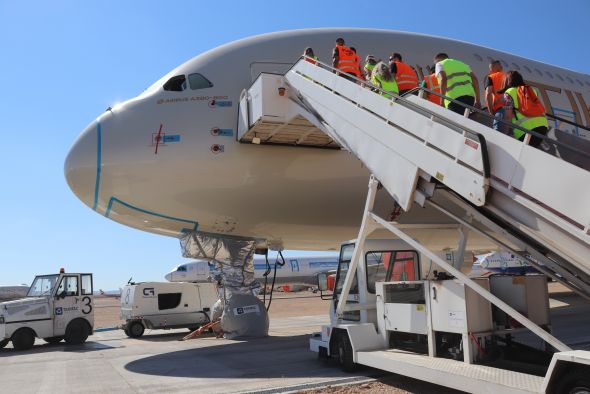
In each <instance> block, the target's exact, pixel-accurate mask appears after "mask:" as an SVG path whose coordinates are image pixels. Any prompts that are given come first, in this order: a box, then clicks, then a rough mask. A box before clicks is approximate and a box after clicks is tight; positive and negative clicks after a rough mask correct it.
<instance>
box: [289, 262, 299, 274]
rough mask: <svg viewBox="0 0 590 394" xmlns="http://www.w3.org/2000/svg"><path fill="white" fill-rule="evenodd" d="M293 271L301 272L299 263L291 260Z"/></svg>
mask: <svg viewBox="0 0 590 394" xmlns="http://www.w3.org/2000/svg"><path fill="white" fill-rule="evenodd" d="M291 271H293V272H299V261H297V260H291Z"/></svg>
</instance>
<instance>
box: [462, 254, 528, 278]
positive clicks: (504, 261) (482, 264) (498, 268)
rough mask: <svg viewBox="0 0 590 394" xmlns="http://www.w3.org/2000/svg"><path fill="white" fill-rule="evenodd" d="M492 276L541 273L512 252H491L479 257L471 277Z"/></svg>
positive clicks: (474, 264)
mask: <svg viewBox="0 0 590 394" xmlns="http://www.w3.org/2000/svg"><path fill="white" fill-rule="evenodd" d="M487 273H492V274H518V275H523V274H528V273H539V271H537V270H536V269H535V268H534V267H532V266H531V265H530V264H528V263H527V262H526V260H524V259H522V258H520V257H518V256H517V255H515V254H512V253H510V252H490V253H486V254H483V255H479V256H477V260H476V261H475V262H474V263H473V268H472V271H471V273H470V276H481V275H485V274H487Z"/></svg>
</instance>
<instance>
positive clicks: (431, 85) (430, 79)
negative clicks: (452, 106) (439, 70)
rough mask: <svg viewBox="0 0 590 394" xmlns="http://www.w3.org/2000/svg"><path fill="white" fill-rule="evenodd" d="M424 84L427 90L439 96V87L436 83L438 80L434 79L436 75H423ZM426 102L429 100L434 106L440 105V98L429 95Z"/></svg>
mask: <svg viewBox="0 0 590 394" xmlns="http://www.w3.org/2000/svg"><path fill="white" fill-rule="evenodd" d="M424 82H426V88H427V89H429V90H432V91H433V92H436V93H438V94H440V85H439V83H438V78H437V77H436V74H430V75H425V76H424ZM428 100H430V101H431V102H433V103H434V104H436V105H440V103H441V101H442V98H441V97H440V96H437V95H434V94H430V93H429V94H428Z"/></svg>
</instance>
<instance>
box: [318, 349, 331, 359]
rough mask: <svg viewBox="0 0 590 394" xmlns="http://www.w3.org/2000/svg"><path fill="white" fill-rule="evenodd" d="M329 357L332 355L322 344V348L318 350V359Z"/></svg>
mask: <svg viewBox="0 0 590 394" xmlns="http://www.w3.org/2000/svg"><path fill="white" fill-rule="evenodd" d="M329 358H330V356H328V349H326V348H325V347H323V346H320V348H319V350H318V359H320V360H322V361H326V360H327V359H329Z"/></svg>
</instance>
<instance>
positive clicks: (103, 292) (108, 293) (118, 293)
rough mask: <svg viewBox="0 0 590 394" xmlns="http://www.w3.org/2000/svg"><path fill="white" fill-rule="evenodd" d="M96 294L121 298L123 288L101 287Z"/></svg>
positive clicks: (103, 296)
mask: <svg viewBox="0 0 590 394" xmlns="http://www.w3.org/2000/svg"><path fill="white" fill-rule="evenodd" d="M96 296H97V297H102V298H121V289H119V290H103V289H100V290H98V294H96Z"/></svg>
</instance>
